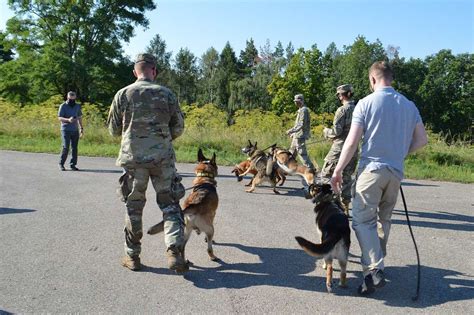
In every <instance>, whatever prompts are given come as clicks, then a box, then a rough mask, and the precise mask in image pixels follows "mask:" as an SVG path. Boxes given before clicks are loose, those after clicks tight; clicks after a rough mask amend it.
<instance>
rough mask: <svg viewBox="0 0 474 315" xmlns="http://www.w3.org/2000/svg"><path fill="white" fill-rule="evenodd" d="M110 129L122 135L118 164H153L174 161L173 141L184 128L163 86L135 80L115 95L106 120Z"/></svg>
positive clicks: (181, 117)
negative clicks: (166, 160) (167, 160)
mask: <svg viewBox="0 0 474 315" xmlns="http://www.w3.org/2000/svg"><path fill="white" fill-rule="evenodd" d="M107 124H108V127H109V132H110V134H111V135H113V136H120V135H121V136H122V143H121V148H120V152H119V156H118V159H117V165H118V166H122V167H135V166H138V165H143V166H145V165H153V164H155V163H157V162H160V161H162V160H165V159H173V160H175V154H174V150H173V145H172V143H171V141H172V140H174V139H176V138H177V137H179V136H180V135H181V134H182V133H183V131H184V117H183V113H182V112H181V109H180V108H179V105H178V102H177V100H176V97H175V96H174V94H173V93H172V92H171V91H170V90H169V89H167V88H166V87H163V86H160V85H158V84H156V83H154V82H152V81H149V80H146V79H138V80H137V81H136V82H135V83H133V84H130V85H128V86H126V87H124V88H123V89H121V90H119V91H118V92H117V94H115V97H114V100H113V101H112V105H111V106H110V111H109V117H108V119H107Z"/></svg>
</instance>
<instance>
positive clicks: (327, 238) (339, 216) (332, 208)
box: [296, 184, 351, 292]
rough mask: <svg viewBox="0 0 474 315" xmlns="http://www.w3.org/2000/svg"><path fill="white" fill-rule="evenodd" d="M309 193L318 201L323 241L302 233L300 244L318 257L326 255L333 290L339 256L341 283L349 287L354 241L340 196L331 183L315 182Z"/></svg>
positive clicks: (307, 251) (325, 260)
mask: <svg viewBox="0 0 474 315" xmlns="http://www.w3.org/2000/svg"><path fill="white" fill-rule="evenodd" d="M309 194H310V195H311V197H312V198H313V203H315V204H316V206H315V207H314V212H315V213H316V227H317V230H318V231H319V234H320V235H321V244H314V243H312V242H310V241H308V240H306V239H304V238H302V237H300V236H297V237H296V241H297V242H298V244H299V245H300V246H301V247H302V248H303V249H304V251H305V252H306V253H308V254H309V255H311V256H314V257H317V258H323V259H324V262H325V264H326V288H327V290H328V292H331V291H332V274H333V265H332V261H333V259H337V260H338V262H339V266H340V267H341V278H340V281H339V286H341V287H346V285H347V283H346V282H347V281H346V267H347V261H348V257H349V247H350V245H351V229H350V227H349V219H348V218H347V216H346V215H345V214H344V210H343V207H342V204H341V202H340V200H339V198H338V197H337V196H335V195H333V192H332V189H331V186H330V185H329V184H312V185H311V186H310V187H309Z"/></svg>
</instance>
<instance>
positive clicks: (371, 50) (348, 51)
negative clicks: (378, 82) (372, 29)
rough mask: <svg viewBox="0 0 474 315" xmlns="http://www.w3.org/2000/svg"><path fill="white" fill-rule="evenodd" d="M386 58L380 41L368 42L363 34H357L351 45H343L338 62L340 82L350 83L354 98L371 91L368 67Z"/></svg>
mask: <svg viewBox="0 0 474 315" xmlns="http://www.w3.org/2000/svg"><path fill="white" fill-rule="evenodd" d="M382 60H387V56H386V54H385V49H384V48H383V46H382V43H381V42H380V41H379V40H377V41H376V42H375V43H369V41H367V40H366V39H365V37H364V36H358V37H357V38H356V39H355V41H354V43H353V44H352V45H351V46H345V47H344V55H343V57H342V59H341V62H340V63H339V64H338V69H337V70H336V71H339V72H340V73H341V82H338V83H337V84H338V85H341V84H352V86H353V87H354V94H355V97H356V98H359V99H360V98H362V97H364V96H366V95H368V94H370V93H371V91H370V85H369V79H368V77H369V68H370V66H371V65H372V64H373V63H374V62H375V61H382Z"/></svg>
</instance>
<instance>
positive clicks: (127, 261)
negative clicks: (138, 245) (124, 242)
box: [122, 255, 142, 271]
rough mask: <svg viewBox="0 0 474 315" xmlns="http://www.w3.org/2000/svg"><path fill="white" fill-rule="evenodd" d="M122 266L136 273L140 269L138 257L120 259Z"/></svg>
mask: <svg viewBox="0 0 474 315" xmlns="http://www.w3.org/2000/svg"><path fill="white" fill-rule="evenodd" d="M122 266H124V267H125V268H128V269H130V270H133V271H138V270H141V269H142V264H141V263H140V257H138V256H133V257H130V256H128V255H127V256H124V257H123V258H122Z"/></svg>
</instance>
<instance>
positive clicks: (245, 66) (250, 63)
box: [239, 38, 258, 77]
mask: <svg viewBox="0 0 474 315" xmlns="http://www.w3.org/2000/svg"><path fill="white" fill-rule="evenodd" d="M257 59H258V50H257V48H255V44H254V42H253V39H252V38H250V40H248V41H247V42H246V46H245V50H241V51H240V59H239V65H240V71H241V73H242V75H243V76H244V77H250V76H251V74H252V70H253V68H254V67H255V65H256V63H257Z"/></svg>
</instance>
